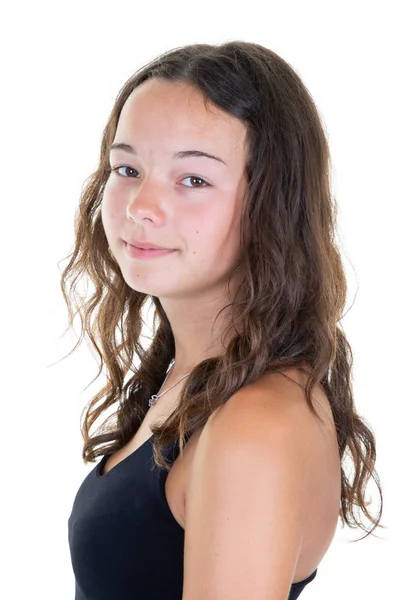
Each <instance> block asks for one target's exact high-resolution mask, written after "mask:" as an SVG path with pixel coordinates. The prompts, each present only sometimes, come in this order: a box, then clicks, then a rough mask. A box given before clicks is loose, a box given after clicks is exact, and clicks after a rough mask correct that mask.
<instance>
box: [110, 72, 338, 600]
mask: <svg viewBox="0 0 400 600" xmlns="http://www.w3.org/2000/svg"><path fill="white" fill-rule="evenodd" d="M211 108H212V111H213V112H212V113H210V112H208V111H207V110H206V108H205V106H204V101H203V98H202V96H201V95H200V94H199V92H197V91H196V90H194V89H193V88H191V87H189V86H187V85H184V84H181V83H179V84H178V83H170V82H165V81H160V80H150V81H148V82H145V84H143V85H142V86H140V87H139V88H137V89H136V90H135V91H134V92H133V93H132V94H131V96H130V97H129V98H128V100H127V102H126V104H125V106H124V108H123V110H122V113H121V118H120V121H119V124H118V129H117V132H116V135H115V139H114V142H122V143H126V144H130V145H131V146H134V147H135V148H136V150H137V155H135V156H134V155H132V154H130V153H127V152H124V151H122V150H112V151H111V154H110V164H111V167H112V168H114V167H118V166H126V167H129V168H127V169H123V168H122V169H120V170H119V172H120V173H122V176H118V174H117V173H116V172H115V171H113V173H112V175H111V176H110V178H109V180H108V182H107V185H106V188H105V193H104V198H103V204H102V219H103V224H104V229H105V232H106V236H107V240H108V242H109V246H110V250H111V251H112V254H113V255H114V256H115V258H116V260H117V261H118V264H119V265H120V268H121V271H122V274H123V276H124V278H125V280H126V282H127V283H128V285H130V286H131V287H132V289H136V290H139V291H141V292H144V293H148V294H152V295H154V296H157V297H158V298H159V299H160V302H161V304H162V306H163V308H164V310H165V311H166V314H167V316H168V318H169V320H170V323H171V326H172V330H173V334H174V338H175V346H176V357H175V358H176V363H175V365H174V367H173V368H172V369H171V372H170V375H169V378H168V382H167V385H166V387H169V386H170V385H172V384H173V383H174V382H176V381H177V380H178V379H179V378H180V377H181V376H182V375H184V374H186V373H187V372H189V371H190V370H191V369H193V367H194V366H195V365H196V364H198V362H200V361H201V360H204V358H206V357H209V356H215V355H217V354H219V353H222V352H223V347H222V345H221V339H220V338H221V331H222V329H223V325H224V324H225V322H224V321H223V319H222V318H219V319H218V320H217V323H216V325H215V327H214V329H212V325H213V321H214V319H215V316H216V315H217V313H218V311H219V310H220V309H221V308H222V307H223V306H225V305H226V304H227V303H228V296H227V290H226V281H227V278H228V275H229V274H230V272H231V270H232V269H233V267H234V266H235V264H236V262H237V259H238V252H239V215H240V211H241V208H242V201H243V193H244V190H245V178H244V165H245V147H244V136H245V127H244V125H243V124H242V123H241V122H240V121H238V120H237V119H235V118H232V117H229V116H228V115H226V114H225V113H224V112H223V111H220V110H219V109H218V108H217V107H215V106H213V105H212V106H211ZM182 150H201V151H204V152H208V153H210V154H212V155H215V156H217V157H220V158H221V159H222V160H223V161H224V163H226V164H224V163H221V162H219V161H216V160H212V159H208V158H204V157H191V158H184V159H173V158H172V154H173V153H174V152H177V151H182ZM133 169H135V171H133ZM191 177H199V178H201V180H203V181H205V182H208V183H210V184H211V186H210V187H207V186H201V187H197V188H196V187H195V186H199V185H200V183H199V181H197V180H193V179H191ZM127 211H128V212H129V214H130V216H131V217H133V218H134V221H135V222H133V221H131V220H129V219H128V217H127ZM126 237H128V238H135V239H140V240H146V241H149V242H153V243H155V244H157V245H160V246H163V247H167V248H176V249H177V251H176V252H174V253H172V254H169V255H166V256H164V257H161V258H157V259H155V260H152V261H141V260H139V259H133V258H132V257H130V256H129V255H128V254H127V253H126V250H125V247H124V244H123V239H124V238H126ZM233 283H234V284H235V281H234V282H233ZM286 374H287V375H288V376H289V377H290V378H291V379H293V381H294V382H298V383H300V384H302V385H304V384H305V378H304V375H302V374H301V372H300V371H298V370H297V369H287V370H286ZM185 381H186V379H184V380H183V382H182V383H184V382H185ZM181 386H182V384H179V385H178V386H176V387H175V388H173V390H171V391H170V392H167V393H166V394H165V396H163V397H161V398H160V400H159V401H158V402H159V404H157V403H156V405H155V406H154V407H151V409H149V411H148V413H147V414H146V417H145V419H144V421H143V423H142V424H141V427H140V428H139V430H138V432H137V433H136V434H135V436H134V439H132V440H131V441H130V442H129V443H128V444H127V445H126V446H125V447H124V448H123V449H121V450H119V451H118V452H117V453H115V454H114V455H113V456H112V457H110V459H109V461H108V464H109V467H110V466H111V467H112V466H115V464H117V462H119V461H120V460H122V459H123V458H124V457H125V456H126V455H127V454H129V453H130V452H132V451H134V450H135V449H136V448H137V447H138V446H139V445H140V444H141V443H142V442H143V441H144V440H145V439H147V438H148V437H149V436H150V433H151V432H150V425H151V424H152V423H154V422H155V421H157V418H156V417H157V416H158V417H159V416H160V415H161V414H164V416H167V415H168V414H169V413H170V412H172V410H173V408H174V407H175V404H176V402H177V401H178V400H179V394H178V391H179V390H180V389H181ZM314 397H315V399H316V403H315V407H316V409H317V411H318V412H319V414H320V415H321V417H322V418H323V419H324V426H321V425H320V424H319V422H318V421H317V420H316V418H315V416H314V415H312V413H311V412H310V410H309V409H308V406H307V405H306V402H305V397H304V394H303V392H302V390H301V388H300V387H299V386H298V385H296V383H293V382H292V381H290V380H287V379H286V378H284V377H281V376H280V375H272V376H271V375H270V374H268V375H267V376H264V377H261V378H260V379H259V380H258V381H257V382H255V383H253V384H252V385H250V386H245V387H243V388H241V389H240V390H238V392H236V393H235V394H233V395H232V397H231V398H229V399H228V400H227V401H226V403H225V404H224V405H223V406H222V407H221V408H219V409H218V410H217V411H216V412H215V413H214V414H213V415H212V416H211V417H210V418H209V420H208V421H207V423H206V425H205V426H204V427H203V428H202V429H201V430H200V431H198V432H196V433H195V434H194V435H193V436H192V438H191V439H190V440H189V443H188V444H187V446H186V447H185V449H184V452H183V455H181V456H180V457H179V460H177V461H175V463H174V465H173V466H172V468H171V472H170V474H169V475H168V477H167V480H166V488H165V489H166V497H167V501H168V502H169V505H170V507H171V510H172V512H173V514H174V515H175V516H176V519H177V520H178V522H179V523H180V524H181V526H183V527H184V528H185V547H184V592H183V600H200V599H201V600H227V599H229V600H244V599H246V600H248V599H249V598H252V600H265V599H266V598H268V600H286V599H287V596H288V593H289V589H290V585H291V583H292V582H293V581H294V582H297V581H301V580H303V579H305V578H306V577H308V576H309V575H310V574H311V573H312V572H313V571H314V570H315V568H317V566H318V565H319V563H320V561H321V559H322V557H323V556H324V554H325V552H326V551H327V549H328V547H329V545H330V543H331V541H332V538H333V536H334V533H335V529H336V524H337V519H338V511H339V502H340V460H339V454H338V447H337V440H336V433H335V427H334V422H333V416H332V411H331V408H330V404H329V401H328V399H327V397H326V395H325V393H324V391H323V390H322V388H321V387H320V386H318V388H317V389H316V390H315V392H314Z"/></svg>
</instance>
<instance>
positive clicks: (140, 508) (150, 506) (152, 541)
mask: <svg viewBox="0 0 400 600" xmlns="http://www.w3.org/2000/svg"><path fill="white" fill-rule="evenodd" d="M185 439H186V440H187V438H185ZM153 440H154V436H152V437H150V438H149V439H148V440H147V441H146V442H144V444H142V445H141V446H140V447H139V448H137V449H136V450H135V451H134V452H132V453H131V454H129V455H128V456H127V457H126V458H124V459H123V460H122V461H121V462H119V463H118V464H117V465H115V466H114V467H113V468H112V469H110V471H109V472H108V473H106V474H105V475H102V469H103V467H104V464H105V462H106V460H107V458H108V456H107V455H104V456H103V457H102V459H101V460H100V461H99V463H97V465H96V466H95V467H94V468H93V469H92V470H91V471H90V472H89V473H88V475H87V476H86V478H85V479H84V480H83V482H82V484H81V486H80V487H79V489H78V492H77V494H76V496H75V500H74V502H73V506H72V511H71V514H70V517H69V519H68V542H69V548H70V553H71V562H72V568H73V572H74V575H75V600H182V593H183V549H184V534H185V530H184V529H183V528H182V527H181V526H180V525H179V523H178V522H177V521H176V520H175V517H174V516H173V514H172V512H171V510H170V508H169V505H168V503H167V499H166V495H165V480H166V477H167V475H168V471H167V470H166V469H160V467H158V466H157V465H156V464H155V462H154V459H153ZM178 454H179V443H178V441H177V440H176V441H175V442H172V443H171V444H169V445H168V446H167V447H166V448H165V449H164V456H165V458H166V459H167V460H168V462H169V463H170V464H172V462H173V461H174V460H175V459H176V457H177V456H178ZM317 570H318V569H316V570H315V571H314V572H313V573H311V575H310V576H309V577H307V579H304V580H303V581H299V582H297V583H294V584H292V586H291V588H290V594H289V597H288V600H295V599H296V598H298V597H299V595H300V593H301V592H302V590H303V589H304V587H305V586H306V585H307V584H308V583H310V582H311V581H312V580H313V579H314V578H315V577H316V574H317Z"/></svg>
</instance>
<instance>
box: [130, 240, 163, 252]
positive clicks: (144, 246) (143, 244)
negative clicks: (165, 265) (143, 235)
mask: <svg viewBox="0 0 400 600" xmlns="http://www.w3.org/2000/svg"><path fill="white" fill-rule="evenodd" d="M125 241H126V243H127V244H130V245H131V246H136V248H141V249H142V250H174V248H163V247H161V246H157V245H156V244H151V243H150V242H140V241H136V240H131V241H129V240H125Z"/></svg>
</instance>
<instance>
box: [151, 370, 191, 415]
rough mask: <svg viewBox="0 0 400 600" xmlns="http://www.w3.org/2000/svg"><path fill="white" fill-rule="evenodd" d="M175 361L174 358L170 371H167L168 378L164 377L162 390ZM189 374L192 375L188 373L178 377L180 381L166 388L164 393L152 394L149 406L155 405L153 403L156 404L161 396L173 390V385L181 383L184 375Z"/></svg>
mask: <svg viewBox="0 0 400 600" xmlns="http://www.w3.org/2000/svg"><path fill="white" fill-rule="evenodd" d="M174 362H175V361H174V360H173V361H172V364H171V366H170V368H169V369H168V371H167V376H166V378H165V379H164V381H163V384H162V386H161V387H160V390H162V388H163V385H164V383H165V382H166V381H167V379H168V375H169V372H170V370H171V367H172V365H173V364H174ZM188 375H190V373H187V374H186V375H183V377H181V378H180V379H178V381H177V382H176V383H174V384H173V385H171V387H169V388H168V389H167V390H165V391H164V392H163V393H162V394H160V393H158V394H153V395H152V396H151V398H150V400H149V406H153V404H155V403H156V402H157V400H158V399H159V398H161V396H162V395H163V394H166V393H167V392H168V391H169V390H172V388H173V387H175V386H176V385H178V383H179V382H180V381H182V379H183V378H184V377H187V376H188Z"/></svg>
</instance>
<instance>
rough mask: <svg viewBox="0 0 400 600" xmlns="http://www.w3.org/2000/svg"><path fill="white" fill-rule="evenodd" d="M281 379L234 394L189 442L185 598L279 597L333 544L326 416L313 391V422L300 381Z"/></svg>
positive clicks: (334, 510)
mask: <svg viewBox="0 0 400 600" xmlns="http://www.w3.org/2000/svg"><path fill="white" fill-rule="evenodd" d="M284 375H285V376H282V375H281V374H277V373H276V374H273V375H269V374H268V375H266V376H264V377H262V378H260V380H259V381H257V382H256V383H254V384H252V385H248V386H244V387H243V388H241V389H240V390H238V391H237V392H236V393H234V394H233V395H232V396H231V398H229V399H228V401H227V402H225V404H223V405H222V406H221V407H219V408H218V409H217V410H216V411H215V412H214V413H213V414H212V415H211V417H210V418H209V419H208V421H207V423H206V425H205V426H204V428H203V430H202V431H201V433H200V435H199V437H198V439H197V440H196V448H195V450H194V453H193V461H192V465H191V467H192V468H191V471H190V474H189V477H188V481H187V489H186V501H185V504H186V507H185V512H186V514H185V520H186V526H185V579H184V586H185V587H184V598H185V600H186V598H187V599H188V600H189V599H191V598H192V597H193V598H194V597H197V595H196V594H200V592H202V593H205V592H207V593H208V594H209V596H210V597H211V596H213V597H214V596H215V597H242V596H243V597H245V595H246V594H247V597H252V598H261V597H266V596H268V593H267V594H266V591H268V592H269V593H271V594H273V593H275V594H276V592H277V591H279V592H280V595H279V597H282V598H283V597H287V595H288V593H289V588H290V585H291V583H292V582H293V581H301V580H303V579H305V578H306V577H308V576H309V575H310V574H311V573H312V572H313V571H314V569H315V568H316V566H317V565H318V564H319V562H320V560H321V558H322V557H323V555H324V553H325V552H326V550H327V548H328V546H329V544H330V541H331V540H332V537H333V535H334V532H335V527H336V521H337V516H338V509H339V500H340V461H339V456H338V448H337V445H335V440H336V433H335V426H334V421H333V417H332V411H331V409H330V405H329V401H328V399H327V397H326V395H325V393H324V390H323V389H322V388H318V389H317V388H316V389H315V390H314V391H313V401H314V406H315V408H316V410H317V412H318V414H319V415H320V416H321V418H322V423H321V422H320V421H319V420H318V419H317V418H316V416H315V415H314V414H313V413H312V412H311V410H310V408H309V407H308V405H307V402H306V398H305V391H304V385H305V381H306V375H304V374H303V373H302V372H301V371H299V370H297V369H286V371H284ZM333 483H334V485H335V490H334V491H335V493H334V494H332V485H333ZM243 548H246V552H245V553H244V552H243ZM232 573H235V575H236V577H234V578H232V576H231V575H230V574H232ZM199 581H200V582H202V583H201V590H200V589H199V587H198V586H199V585H200V584H199ZM240 593H242V596H240ZM234 594H236V596H235V595H234ZM274 597H278V596H274Z"/></svg>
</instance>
